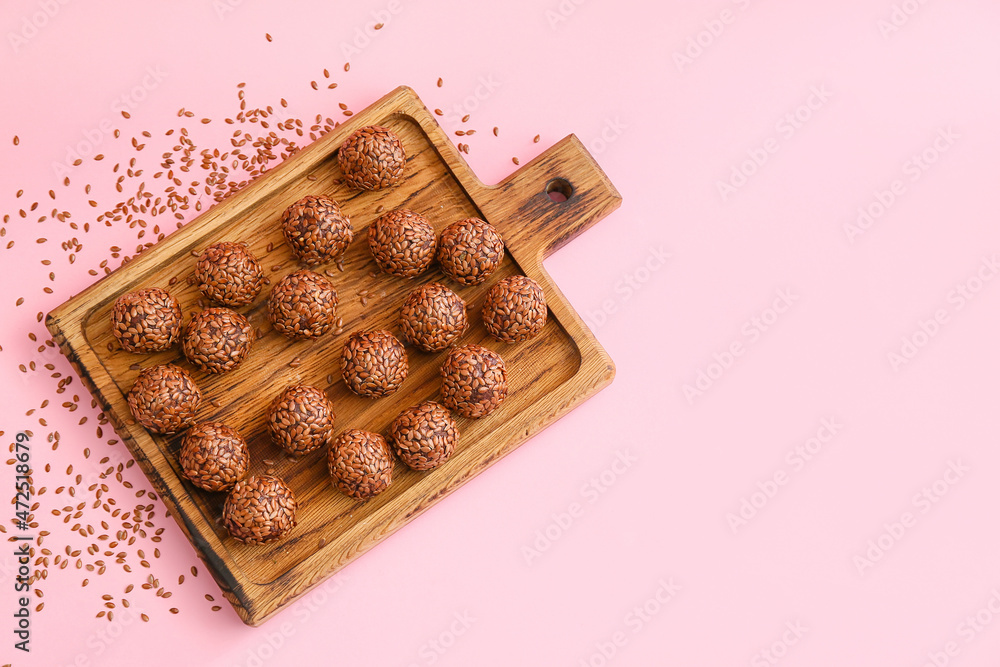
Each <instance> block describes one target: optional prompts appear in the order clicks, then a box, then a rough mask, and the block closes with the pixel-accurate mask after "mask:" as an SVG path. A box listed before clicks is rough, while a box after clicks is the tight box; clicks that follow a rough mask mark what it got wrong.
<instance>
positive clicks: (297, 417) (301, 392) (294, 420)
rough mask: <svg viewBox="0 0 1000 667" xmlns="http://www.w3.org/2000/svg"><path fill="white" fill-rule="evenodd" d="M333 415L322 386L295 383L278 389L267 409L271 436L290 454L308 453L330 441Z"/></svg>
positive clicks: (330, 404) (331, 406)
mask: <svg viewBox="0 0 1000 667" xmlns="http://www.w3.org/2000/svg"><path fill="white" fill-rule="evenodd" d="M335 419H336V415H335V414H334V412H333V403H332V402H331V401H330V399H329V398H328V397H327V395H326V393H324V392H323V391H322V390H321V389H317V388H316V387H310V386H309V385H295V386H292V387H289V388H288V389H286V390H285V391H283V392H281V394H279V395H278V397H277V398H275V399H274V402H272V403H271V408H270V410H269V411H268V413H267V430H268V432H269V433H270V434H271V440H272V441H274V444H276V445H277V446H278V447H281V448H282V449H283V450H285V451H286V452H288V453H289V454H295V455H300V454H308V453H309V452H311V451H314V450H316V449H319V448H320V447H322V446H323V445H325V444H326V443H327V442H329V441H330V436H331V435H333V422H334V420H335Z"/></svg>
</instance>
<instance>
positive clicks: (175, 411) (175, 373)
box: [127, 364, 201, 433]
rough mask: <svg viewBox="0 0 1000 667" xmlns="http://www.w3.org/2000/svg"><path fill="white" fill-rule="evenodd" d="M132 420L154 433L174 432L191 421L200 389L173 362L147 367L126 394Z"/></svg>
mask: <svg viewBox="0 0 1000 667" xmlns="http://www.w3.org/2000/svg"><path fill="white" fill-rule="evenodd" d="M127 400H128V407H129V410H130V411H131V412H132V416H133V417H135V420H136V421H137V422H139V423H140V424H142V425H143V426H145V427H146V428H147V429H148V430H150V431H152V432H154V433H176V432H177V431H182V430H184V429H185V428H187V427H188V426H190V425H191V424H193V423H194V415H195V412H197V410H198V406H199V405H201V390H200V389H198V385H197V384H195V382H194V380H193V379H191V376H190V375H189V374H188V372H187V371H186V370H184V369H183V368H181V367H180V366H175V365H174V364H161V365H159V366H150V367H149V368H147V369H145V370H143V371H142V372H141V373H139V377H137V378H136V379H135V384H133V385H132V389H131V391H129V393H128V397H127Z"/></svg>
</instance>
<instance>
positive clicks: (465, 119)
mask: <svg viewBox="0 0 1000 667" xmlns="http://www.w3.org/2000/svg"><path fill="white" fill-rule="evenodd" d="M470 118H472V116H471V115H469V114H465V115H464V116H462V122H463V123H468V122H469V119H470Z"/></svg>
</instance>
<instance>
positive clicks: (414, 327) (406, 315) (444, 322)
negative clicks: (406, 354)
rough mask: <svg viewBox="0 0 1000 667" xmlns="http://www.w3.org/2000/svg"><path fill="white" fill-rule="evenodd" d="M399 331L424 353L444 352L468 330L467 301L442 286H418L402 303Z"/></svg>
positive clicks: (438, 284)
mask: <svg viewBox="0 0 1000 667" xmlns="http://www.w3.org/2000/svg"><path fill="white" fill-rule="evenodd" d="M399 328H400V329H402V331H403V336H404V337H405V338H406V340H408V341H409V342H410V343H412V344H413V345H415V346H416V347H417V348H419V349H421V350H423V351H424V352H438V351H440V350H443V349H445V348H446V347H448V346H449V345H451V344H452V343H454V342H455V341H456V340H458V339H459V338H461V336H462V334H464V333H465V331H466V330H467V329H468V328H469V318H468V316H467V315H466V312H465V301H463V300H462V297H460V296H459V295H457V294H455V292H453V291H451V290H450V289H448V288H447V287H445V286H444V285H442V284H441V283H428V284H426V285H423V286H421V287H418V288H417V289H415V290H413V291H412V292H410V294H409V295H408V296H407V297H406V300H405V301H404V302H403V307H402V309H401V310H400V312H399Z"/></svg>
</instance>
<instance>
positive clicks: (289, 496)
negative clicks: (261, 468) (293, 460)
mask: <svg viewBox="0 0 1000 667" xmlns="http://www.w3.org/2000/svg"><path fill="white" fill-rule="evenodd" d="M296 510H298V503H297V502H296V501H295V494H294V493H292V490H291V488H289V486H288V485H287V484H285V482H284V481H283V480H281V479H279V478H277V477H272V476H271V475H260V476H259V477H248V478H246V479H244V480H242V481H240V482H236V484H235V485H234V486H233V490H232V491H230V492H229V496H228V497H227V498H226V504H225V506H224V507H223V508H222V520H223V523H225V525H226V529H227V530H228V531H229V534H230V535H232V536H233V539H236V540H238V541H240V542H243V543H244V544H264V543H265V542H272V541H274V540H277V539H280V538H282V537H284V536H285V535H287V534H288V532H289V531H290V530H291V529H292V528H294V527H295V524H296V520H295V512H296Z"/></svg>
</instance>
